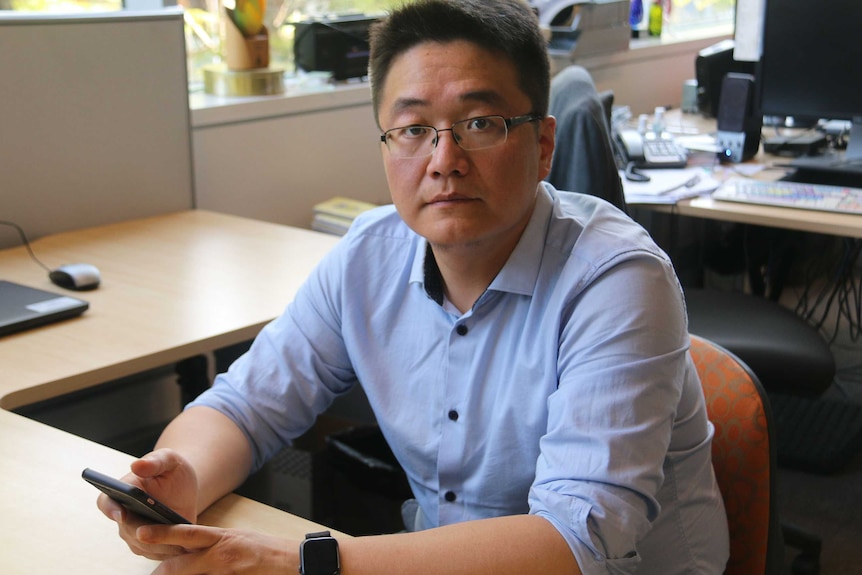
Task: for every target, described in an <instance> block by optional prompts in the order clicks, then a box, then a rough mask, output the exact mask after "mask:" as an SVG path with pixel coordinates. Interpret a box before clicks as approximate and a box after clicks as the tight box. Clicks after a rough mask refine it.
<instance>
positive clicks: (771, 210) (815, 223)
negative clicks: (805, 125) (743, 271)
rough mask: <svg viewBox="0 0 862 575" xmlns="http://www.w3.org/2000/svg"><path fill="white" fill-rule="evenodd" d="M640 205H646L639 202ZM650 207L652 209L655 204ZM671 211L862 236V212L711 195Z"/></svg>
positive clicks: (792, 228)
mask: <svg viewBox="0 0 862 575" xmlns="http://www.w3.org/2000/svg"><path fill="white" fill-rule="evenodd" d="M638 207H647V206H645V205H640V206H638ZM649 207H650V208H652V206H649ZM666 207H667V206H666ZM671 210H672V211H674V212H675V213H677V214H680V215H683V216H692V217H697V218H709V219H712V220H722V221H728V222H737V223H742V224H756V225H760V226H769V227H773V228H784V229H788V230H797V231H803V232H814V233H818V234H829V235H833V236H842V237H851V238H862V215H859V214H840V213H834V212H822V211H817V210H802V209H797V208H782V207H777V206H759V205H755V204H743V203H739V202H724V201H721V200H714V199H712V198H711V197H708V196H707V197H702V198H692V199H689V200H683V201H681V202H678V203H677V204H676V205H675V206H673V207H672V208H671ZM669 211H670V210H669Z"/></svg>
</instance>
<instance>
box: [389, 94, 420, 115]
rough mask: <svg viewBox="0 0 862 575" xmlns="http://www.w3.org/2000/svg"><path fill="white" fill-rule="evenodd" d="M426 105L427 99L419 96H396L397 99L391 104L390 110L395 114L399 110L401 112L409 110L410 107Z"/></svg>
mask: <svg viewBox="0 0 862 575" xmlns="http://www.w3.org/2000/svg"><path fill="white" fill-rule="evenodd" d="M427 105H428V101H427V100H423V99H421V98H398V99H397V100H395V104H393V106H392V111H393V112H394V113H396V114H397V113H399V112H403V111H404V110H409V109H411V108H420V107H422V106H427Z"/></svg>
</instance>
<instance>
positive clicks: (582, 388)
mask: <svg viewBox="0 0 862 575" xmlns="http://www.w3.org/2000/svg"><path fill="white" fill-rule="evenodd" d="M570 309H571V314H570V317H567V318H564V322H563V323H562V326H561V335H560V347H559V362H558V366H559V374H558V377H559V384H558V388H557V390H556V392H554V393H553V394H552V395H551V396H550V397H549V399H548V429H547V433H546V435H545V436H544V437H542V439H541V442H540V455H539V458H538V461H537V467H536V478H535V481H534V483H533V485H532V488H531V490H530V495H529V504H530V512H531V513H534V514H537V515H540V516H542V517H545V518H546V519H547V520H549V521H550V522H551V523H553V524H554V525H555V526H556V528H557V529H558V530H559V531H560V533H561V534H562V535H563V537H564V538H565V539H566V541H567V542H568V543H569V546H570V547H571V549H572V552H573V554H574V555H575V557H576V558H577V560H578V563H579V564H580V566H581V569H582V570H583V572H584V573H589V574H593V573H631V572H632V571H633V569H634V568H635V567H636V566H637V564H638V562H639V556H638V542H639V541H640V540H642V539H643V537H644V536H645V535H646V534H647V533H648V532H649V530H650V528H651V522H652V521H653V520H654V519H655V518H656V517H657V516H658V514H659V511H660V508H659V503H658V499H657V494H658V492H659V490H660V489H661V487H662V484H663V481H664V471H663V466H664V464H665V460H666V456H667V454H668V450H669V447H670V443H671V434H672V430H673V427H674V420H675V417H676V412H677V408H678V405H679V403H680V398H681V395H682V393H683V388H684V379H685V377H686V374H687V369H686V363H687V349H688V335H687V328H686V320H685V309H684V304H683V303H682V295H681V290H680V289H679V287H678V284H677V282H676V279H675V275H674V274H673V270H672V268H671V266H670V263H669V262H667V261H665V260H662V259H660V258H656V257H654V256H652V255H643V256H642V257H638V256H635V257H631V255H629V256H628V257H627V259H625V260H624V261H621V262H619V263H617V262H606V265H605V266H604V267H603V269H597V270H595V272H594V279H593V280H592V281H591V283H589V285H588V287H586V289H584V290H583V291H581V292H580V293H579V294H578V295H577V297H576V298H575V300H574V301H573V305H572V306H571V308H570Z"/></svg>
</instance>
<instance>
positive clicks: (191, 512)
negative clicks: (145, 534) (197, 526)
mask: <svg viewBox="0 0 862 575" xmlns="http://www.w3.org/2000/svg"><path fill="white" fill-rule="evenodd" d="M131 468H132V472H131V473H129V474H128V475H126V476H124V477H122V478H121V479H122V480H123V481H125V482H127V483H130V484H132V485H135V486H137V487H140V488H141V489H143V490H144V491H146V492H147V493H149V494H150V495H152V496H153V497H155V498H156V499H158V500H159V501H161V502H162V503H164V504H165V505H167V506H168V507H170V508H171V509H173V510H174V511H176V512H177V513H179V514H180V515H182V516H183V517H185V518H186V519H188V520H189V521H191V522H193V523H194V522H195V521H197V516H198V510H197V496H198V484H197V478H196V475H195V471H194V468H193V467H192V466H191V465H190V464H189V463H188V461H186V460H185V459H184V458H183V457H182V456H180V455H179V454H178V453H176V452H175V451H173V450H171V449H159V450H156V451H153V452H152V453H149V454H147V455H145V456H144V457H142V458H141V459H138V460H137V461H134V462H133V463H132V465H131ZM97 505H98V507H99V509H100V510H101V511H102V513H104V514H105V515H106V516H107V517H109V518H110V519H113V520H114V521H116V522H117V525H118V526H119V532H120V537H121V538H122V539H123V541H125V542H126V544H127V545H128V546H129V548H130V549H131V550H132V552H134V553H135V554H137V555H142V556H144V557H148V558H150V559H156V560H163V559H166V558H169V557H174V556H176V555H178V554H180V553H184V552H185V549H183V548H182V547H178V546H174V545H162V544H155V545H152V544H147V543H143V542H141V540H140V539H138V537H137V530H138V528H139V527H141V526H144V525H148V524H150V523H151V521H150V520H148V519H146V518H144V517H141V516H139V515H136V514H134V513H130V512H129V511H128V510H126V509H125V508H124V507H123V506H122V505H120V504H119V503H117V502H116V501H114V500H113V499H111V498H110V497H108V496H107V495H104V494H101V495H99V499H98V501H97Z"/></svg>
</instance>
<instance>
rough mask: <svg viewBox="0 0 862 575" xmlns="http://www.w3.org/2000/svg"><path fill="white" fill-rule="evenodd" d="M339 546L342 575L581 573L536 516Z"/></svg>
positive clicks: (568, 552)
mask: <svg viewBox="0 0 862 575" xmlns="http://www.w3.org/2000/svg"><path fill="white" fill-rule="evenodd" d="M339 546H340V548H341V561H342V573H343V575H366V574H368V575H372V574H373V575H388V574H390V573H391V574H393V575H396V574H397V575H456V574H457V575H473V574H475V575H478V574H489V575H490V574H493V575H508V574H512V575H524V573H541V574H542V575H557V574H559V575H564V574H565V575H580V573H581V571H580V569H579V568H578V565H577V562H576V561H575V558H574V557H573V556H572V552H571V550H570V549H569V546H568V545H567V544H566V542H565V540H564V539H563V537H562V535H560V533H559V532H558V531H557V530H556V529H555V528H554V526H553V525H551V524H550V523H549V522H548V521H546V520H545V519H543V518H541V517H538V516H534V515H514V516H510V517H499V518H495V519H482V520H477V521H469V522H465V523H459V524H455V525H448V526H445V527H440V528H437V529H429V530H427V531H419V532H416V533H403V534H396V535H380V536H373V537H359V538H356V539H345V540H342V541H340V542H339Z"/></svg>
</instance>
